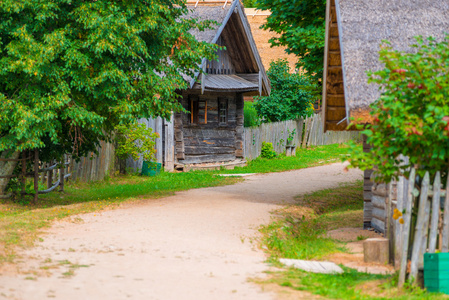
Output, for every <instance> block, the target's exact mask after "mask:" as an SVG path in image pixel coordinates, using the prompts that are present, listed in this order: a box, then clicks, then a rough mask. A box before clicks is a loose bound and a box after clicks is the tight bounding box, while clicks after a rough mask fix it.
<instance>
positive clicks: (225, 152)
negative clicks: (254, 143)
mask: <svg viewBox="0 0 449 300" xmlns="http://www.w3.org/2000/svg"><path fill="white" fill-rule="evenodd" d="M192 96H194V97H197V98H198V99H199V100H202V101H206V103H207V123H206V124H192V122H191V120H190V114H188V113H181V114H176V115H175V122H174V123H175V124H174V136H175V143H176V158H177V161H178V162H179V163H180V164H198V163H212V162H226V161H233V160H235V159H236V158H238V157H243V97H242V95H241V94H239V93H232V92H230V93H218V92H207V93H205V94H204V95H195V94H193V92H190V94H189V93H187V92H186V93H184V94H183V100H182V104H183V106H184V108H185V109H186V110H189V97H192ZM219 101H225V102H226V103H227V118H226V123H224V124H221V123H220V120H219V116H218V110H219V107H218V106H219V105H218V104H219Z"/></svg>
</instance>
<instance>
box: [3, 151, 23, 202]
mask: <svg viewBox="0 0 449 300" xmlns="http://www.w3.org/2000/svg"><path fill="white" fill-rule="evenodd" d="M7 154H8V152H7V151H4V152H1V153H0V157H1V158H7V159H18V158H19V154H20V152H18V151H15V152H13V153H12V154H11V155H10V156H9V157H8V156H7ZM16 165H17V161H0V176H7V175H12V173H13V171H14V168H15V167H16ZM9 180H10V178H0V198H1V197H2V195H3V196H5V195H4V192H5V189H6V186H7V185H8V183H9Z"/></svg>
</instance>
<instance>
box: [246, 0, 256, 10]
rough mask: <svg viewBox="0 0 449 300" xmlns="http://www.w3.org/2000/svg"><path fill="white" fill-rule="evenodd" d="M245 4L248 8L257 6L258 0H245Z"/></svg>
mask: <svg viewBox="0 0 449 300" xmlns="http://www.w3.org/2000/svg"><path fill="white" fill-rule="evenodd" d="M243 6H245V7H246V8H253V7H256V0H243Z"/></svg>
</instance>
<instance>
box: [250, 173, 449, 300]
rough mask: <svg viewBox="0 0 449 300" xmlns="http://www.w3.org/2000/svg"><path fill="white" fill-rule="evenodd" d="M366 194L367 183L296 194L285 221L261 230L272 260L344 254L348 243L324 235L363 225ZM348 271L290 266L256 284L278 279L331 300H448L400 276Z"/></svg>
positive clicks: (347, 269)
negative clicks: (401, 282) (401, 284)
mask: <svg viewBox="0 0 449 300" xmlns="http://www.w3.org/2000/svg"><path fill="white" fill-rule="evenodd" d="M362 197H363V182H362V181H357V182H355V183H350V184H345V185H341V186H340V187H338V188H334V189H326V190H322V191H318V192H314V193H311V194H308V195H304V196H300V197H297V201H298V202H297V204H296V205H292V206H289V207H286V208H285V209H282V210H280V211H279V214H280V216H281V217H280V219H278V220H277V221H275V222H273V223H271V224H270V225H268V226H263V227H262V228H261V232H262V234H263V238H262V241H261V242H262V244H263V245H264V248H265V249H267V252H268V253H269V255H270V259H269V261H270V262H272V263H273V264H274V265H276V266H281V265H280V264H279V261H278V259H279V258H293V259H306V260H312V259H314V260H316V259H318V260H320V259H323V258H325V257H326V256H328V255H330V254H333V253H336V252H345V251H346V249H345V246H344V244H343V243H339V242H337V241H335V240H333V239H330V238H327V237H326V235H325V233H326V232H327V231H329V230H333V229H337V228H344V227H360V226H361V220H363V210H362V209H363V198H362ZM359 238H362V237H357V239H359ZM343 269H344V273H342V274H315V273H308V272H304V271H301V270H297V269H294V268H289V269H285V270H283V271H277V272H270V274H271V278H270V279H268V280H259V281H257V282H259V283H260V284H262V285H263V284H267V283H275V284H278V285H280V286H283V287H287V288H290V289H295V290H302V291H308V292H311V293H313V294H316V295H321V296H324V297H326V298H330V299H404V300H405V299H448V298H447V297H446V296H444V295H441V294H434V293H427V292H426V291H424V290H421V289H419V288H413V289H412V288H410V287H408V288H406V289H402V290H399V289H398V288H396V286H397V279H396V277H395V276H391V275H388V276H387V275H372V274H367V273H361V272H357V271H356V270H353V269H350V268H345V267H343Z"/></svg>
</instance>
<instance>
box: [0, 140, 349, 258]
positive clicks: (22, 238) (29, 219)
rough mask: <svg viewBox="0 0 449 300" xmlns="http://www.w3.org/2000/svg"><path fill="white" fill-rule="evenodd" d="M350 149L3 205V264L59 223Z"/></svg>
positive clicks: (119, 181)
mask: <svg viewBox="0 0 449 300" xmlns="http://www.w3.org/2000/svg"><path fill="white" fill-rule="evenodd" d="M346 152H347V147H346V146H339V145H330V146H323V147H316V148H310V149H301V150H300V151H298V153H297V156H295V157H285V156H283V157H282V156H281V157H279V158H276V159H273V160H266V159H256V160H254V161H251V162H249V164H248V166H247V167H244V168H238V169H237V170H221V171H201V172H189V173H166V172H163V173H161V175H159V176H156V177H142V176H119V177H115V178H111V179H109V180H105V181H102V182H97V183H89V184H87V183H69V184H67V185H66V189H65V192H64V193H62V194H61V193H58V192H54V193H51V194H47V195H42V196H40V198H39V204H38V205H36V206H32V205H30V204H29V202H28V201H29V198H28V199H27V198H25V199H19V200H17V201H16V202H12V201H3V202H0V262H1V261H12V260H13V259H14V247H15V246H29V245H32V243H33V241H34V240H35V239H36V238H37V236H38V234H39V231H40V229H42V228H45V227H47V226H49V224H50V223H51V222H52V221H54V220H57V219H62V218H65V217H69V216H73V215H76V214H80V213H89V212H94V211H99V210H103V209H106V208H111V207H114V206H117V205H118V204H120V203H122V202H124V201H130V200H131V201H132V200H136V199H141V198H158V197H163V196H168V195H171V194H173V193H175V192H176V191H182V190H188V189H193V188H202V187H212V186H219V185H227V184H233V183H235V182H237V181H240V180H241V179H236V178H229V177H221V176H215V175H217V174H218V173H232V172H234V173H264V172H270V171H273V172H274V171H286V170H291V169H300V168H306V167H311V166H316V165H322V164H325V163H330V162H333V161H337V160H340V157H342V156H343V155H346Z"/></svg>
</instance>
